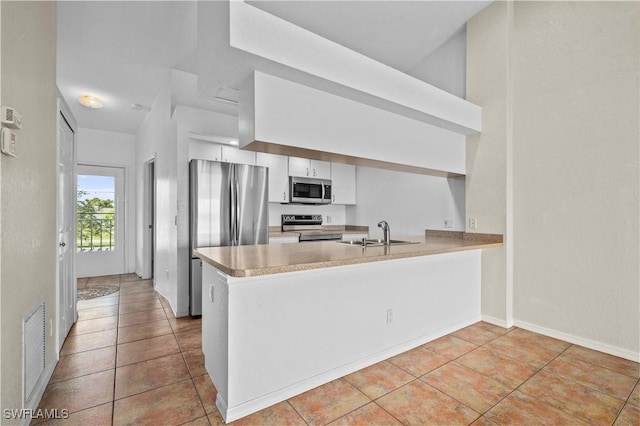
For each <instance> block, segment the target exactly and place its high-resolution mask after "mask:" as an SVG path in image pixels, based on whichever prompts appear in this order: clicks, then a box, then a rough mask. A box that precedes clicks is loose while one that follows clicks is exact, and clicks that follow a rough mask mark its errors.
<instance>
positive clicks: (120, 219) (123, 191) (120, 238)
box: [75, 162, 130, 275]
mask: <svg viewBox="0 0 640 426" xmlns="http://www.w3.org/2000/svg"><path fill="white" fill-rule="evenodd" d="M83 168H88V169H95V170H94V171H95V172H96V173H94V172H87V173H83V172H81V169H83ZM100 169H105V171H108V170H109V169H112V170H113V169H115V170H117V171H118V173H119V172H121V173H122V175H121V176H120V178H121V179H122V181H121V185H120V187H119V188H118V176H117V175H114V176H115V177H116V180H115V184H116V200H115V202H116V247H118V244H122V246H121V248H122V252H121V255H122V270H121V271H120V272H116V273H115V274H117V275H119V274H126V273H127V271H128V270H129V269H128V267H129V250H130V247H129V244H128V241H130V235H129V231H128V230H127V226H128V224H129V220H128V217H127V215H128V213H129V212H128V208H127V206H128V204H129V197H128V194H127V191H128V182H127V176H128V170H127V167H126V166H123V165H122V164H108V163H95V162H92V163H84V162H83V163H78V164H76V188H77V177H78V175H79V174H80V175H82V174H96V175H100V173H99V170H100ZM104 175H105V176H112V175H111V174H110V173H105V174H104ZM75 217H76V220H77V217H78V216H77V212H76V216H75ZM118 233H120V234H118ZM115 252H117V250H114V253H115ZM76 256H78V252H77V250H76ZM77 264H78V260H77V258H76V269H77ZM76 275H77V271H76ZM108 275H113V274H108Z"/></svg>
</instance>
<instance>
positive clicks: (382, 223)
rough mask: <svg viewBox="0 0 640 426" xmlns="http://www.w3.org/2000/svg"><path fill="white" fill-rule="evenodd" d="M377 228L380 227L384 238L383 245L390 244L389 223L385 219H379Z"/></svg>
mask: <svg viewBox="0 0 640 426" xmlns="http://www.w3.org/2000/svg"><path fill="white" fill-rule="evenodd" d="M378 228H382V234H383V238H384V245H386V246H388V245H390V244H391V243H390V241H391V235H390V234H391V229H390V228H389V224H388V223H387V221H386V220H381V221H380V222H378Z"/></svg>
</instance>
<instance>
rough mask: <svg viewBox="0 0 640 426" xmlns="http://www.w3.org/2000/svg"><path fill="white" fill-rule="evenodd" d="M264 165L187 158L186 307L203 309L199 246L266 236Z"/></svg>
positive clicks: (194, 311) (266, 175)
mask: <svg viewBox="0 0 640 426" xmlns="http://www.w3.org/2000/svg"><path fill="white" fill-rule="evenodd" d="M268 188H269V171H268V169H267V168H266V167H260V166H250V165H246V164H232V163H221V162H218V161H207V160H191V162H190V164H189V206H190V210H189V217H190V228H191V237H190V241H191V250H190V251H191V253H190V254H191V270H190V295H189V311H190V313H191V315H192V316H198V315H202V261H201V260H200V259H199V258H197V257H196V256H195V255H194V254H193V250H194V249H196V248H198V247H218V246H239V245H249V244H267V243H268V242H269V209H268V202H269V194H268Z"/></svg>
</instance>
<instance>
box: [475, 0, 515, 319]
mask: <svg viewBox="0 0 640 426" xmlns="http://www.w3.org/2000/svg"><path fill="white" fill-rule="evenodd" d="M511 8H512V3H510V2H495V3H494V4H492V5H490V6H489V7H486V8H485V9H483V10H482V11H481V12H480V13H478V14H477V15H476V16H475V17H474V18H473V19H471V20H470V21H469V22H468V23H467V49H468V55H467V97H468V99H469V100H470V101H472V102H474V103H476V104H478V105H481V106H482V133H480V134H477V135H473V136H469V137H468V138H467V177H466V201H465V205H466V216H467V218H469V217H473V218H475V219H476V220H477V224H478V229H477V232H485V233H492V234H502V235H504V237H505V244H504V246H502V247H499V248H495V249H492V250H483V252H482V315H483V317H484V319H485V320H490V321H492V322H494V323H497V324H499V325H502V326H511V325H512V321H513V314H512V298H511V291H512V290H511V287H512V273H511V272H510V270H511V264H510V263H508V258H511V257H512V252H513V248H512V247H513V244H512V238H513V232H511V229H510V228H509V226H510V223H508V222H507V218H508V217H509V212H511V211H512V206H511V203H510V200H511V195H510V192H509V189H508V186H509V185H511V182H512V179H511V175H510V174H508V167H509V166H510V165H511V162H510V161H508V160H507V155H508V152H510V151H509V150H510V148H508V145H507V144H512V138H511V137H508V131H509V129H508V127H507V126H508V125H509V124H508V123H510V121H511V120H510V113H511V109H510V108H509V107H508V99H507V97H508V96H510V95H509V93H510V92H509V91H510V90H511V86H510V85H509V81H508V76H509V75H510V74H509V72H510V70H509V67H508V65H509V64H508V62H507V58H508V56H509V51H508V48H509V45H508V43H507V40H509V36H510V35H509V31H510V26H509V25H510V22H511V16H512V11H511ZM470 231H471V232H476V231H474V230H470Z"/></svg>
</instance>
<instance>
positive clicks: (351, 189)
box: [331, 163, 356, 204]
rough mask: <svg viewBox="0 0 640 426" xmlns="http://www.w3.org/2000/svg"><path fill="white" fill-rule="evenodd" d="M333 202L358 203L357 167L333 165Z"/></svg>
mask: <svg viewBox="0 0 640 426" xmlns="http://www.w3.org/2000/svg"><path fill="white" fill-rule="evenodd" d="M331 197H332V198H331V202H332V203H334V204H355V203H356V166H352V165H350V164H342V163H331Z"/></svg>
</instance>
